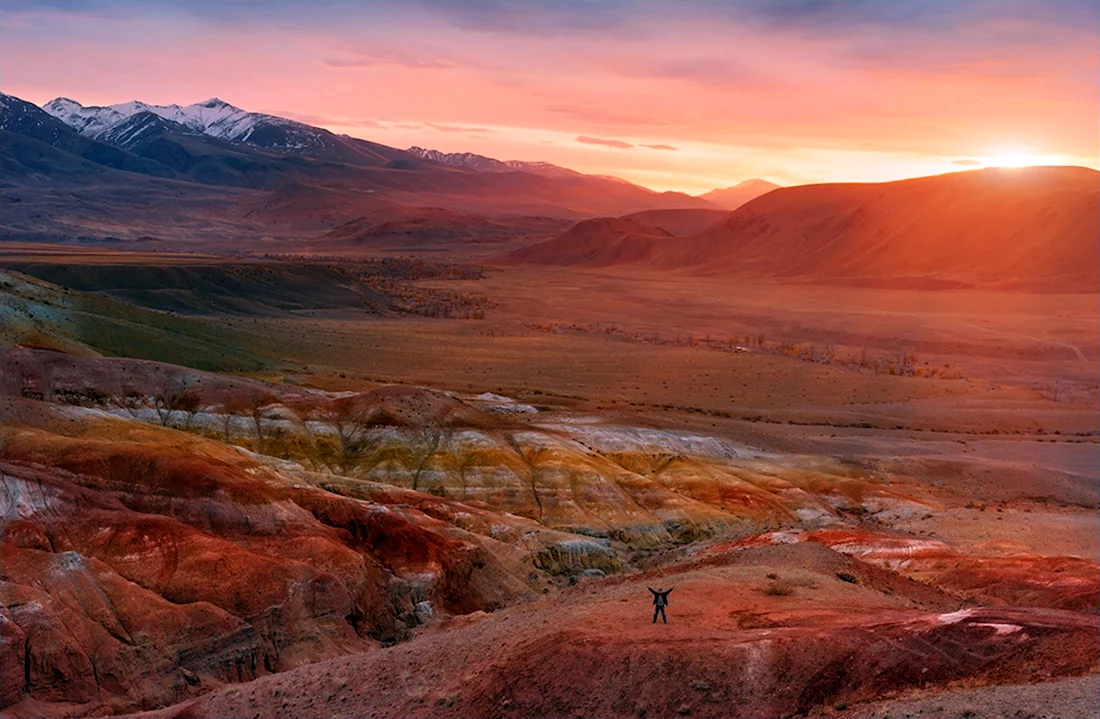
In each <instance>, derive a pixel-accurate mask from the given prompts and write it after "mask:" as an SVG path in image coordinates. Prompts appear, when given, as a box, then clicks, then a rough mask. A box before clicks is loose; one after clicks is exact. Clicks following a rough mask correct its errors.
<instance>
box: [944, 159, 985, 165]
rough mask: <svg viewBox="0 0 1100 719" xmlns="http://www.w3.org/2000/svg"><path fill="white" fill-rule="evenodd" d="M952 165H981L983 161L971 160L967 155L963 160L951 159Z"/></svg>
mask: <svg viewBox="0 0 1100 719" xmlns="http://www.w3.org/2000/svg"><path fill="white" fill-rule="evenodd" d="M951 164H952V165H961V166H962V167H981V166H982V165H984V164H985V163H984V162H982V161H980V160H972V159H970V158H969V157H968V158H966V159H965V160H953V161H952V162H951Z"/></svg>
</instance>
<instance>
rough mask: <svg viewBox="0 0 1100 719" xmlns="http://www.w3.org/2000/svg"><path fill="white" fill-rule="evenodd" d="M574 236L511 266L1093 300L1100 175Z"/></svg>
mask: <svg viewBox="0 0 1100 719" xmlns="http://www.w3.org/2000/svg"><path fill="white" fill-rule="evenodd" d="M582 228H583V229H584V230H585V231H584V232H582V231H581V229H582ZM574 229H575V230H577V232H576V233H574V232H573V231H570V233H566V235H563V236H562V237H559V238H557V239H554V240H551V241H549V242H544V243H541V244H538V245H534V246H532V247H529V248H525V249H524V250H523V251H522V252H518V253H514V254H513V255H511V256H510V257H509V260H510V261H516V262H530V263H535V264H561V265H576V266H608V265H617V264H631V263H640V264H644V265H645V266H648V267H652V268H657V269H686V270H689V271H697V272H701V273H723V274H725V273H751V274H755V275H764V276H771V277H790V278H798V279H804V280H808V281H813V282H829V283H832V282H838V283H852V284H867V285H876V286H877V285H881V286H886V287H911V288H914V289H921V288H926V289H936V288H941V287H958V286H968V285H983V286H992V287H996V288H1001V289H1023V290H1038V291H1061V292H1090V291H1095V289H1096V287H1097V284H1098V283H1100V251H1098V249H1097V243H1096V238H1097V236H1098V234H1100V173H1097V172H1096V171H1095V170H1091V169H1088V168H1081V167H1031V168H1019V169H988V170H977V171H973V172H961V173H955V174H950V175H938V176H935V177H922V178H918V179H914V180H902V181H899V182H886V183H870V184H833V185H804V186H801V187H790V188H781V189H778V190H775V191H773V192H770V193H768V194H767V195H765V196H763V197H759V198H757V199H755V200H753V201H752V202H749V203H748V204H746V205H744V206H742V207H741V208H739V209H737V210H735V211H734V212H732V213H730V214H729V215H728V216H727V217H726V218H725V220H724V221H720V222H719V223H716V224H715V225H713V226H711V227H709V228H708V229H706V230H703V231H702V232H700V233H699V234H697V235H694V236H691V237H684V238H681V239H678V240H677V241H676V242H657V241H656V240H657V239H658V238H656V237H654V236H653V233H652V232H648V233H647V232H645V231H643V230H642V229H640V228H638V227H629V226H626V225H615V224H613V223H611V221H601V224H593V225H588V226H584V225H583V224H582V225H578V227H577V228H574Z"/></svg>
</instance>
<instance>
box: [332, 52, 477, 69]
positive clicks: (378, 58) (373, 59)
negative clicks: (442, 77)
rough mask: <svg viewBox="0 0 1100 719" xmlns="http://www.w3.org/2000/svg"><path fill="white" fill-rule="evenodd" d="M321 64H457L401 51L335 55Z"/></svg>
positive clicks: (444, 66) (352, 66)
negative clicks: (410, 54) (414, 55)
mask: <svg viewBox="0 0 1100 719" xmlns="http://www.w3.org/2000/svg"><path fill="white" fill-rule="evenodd" d="M321 64H322V65H323V66H325V67H327V68H332V69H334V70H347V69H355V68H362V67H378V66H380V65H399V66H401V67H411V68H417V69H422V70H450V69H452V68H454V67H457V65H456V64H455V63H453V62H451V61H450V60H445V59H443V58H423V57H413V56H409V55H404V54H399V53H387V54H374V55H335V56H331V57H326V58H322V59H321Z"/></svg>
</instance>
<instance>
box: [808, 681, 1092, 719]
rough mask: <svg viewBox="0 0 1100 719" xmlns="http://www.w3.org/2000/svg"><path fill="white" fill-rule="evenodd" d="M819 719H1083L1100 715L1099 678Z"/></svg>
mask: <svg viewBox="0 0 1100 719" xmlns="http://www.w3.org/2000/svg"><path fill="white" fill-rule="evenodd" d="M820 716H832V717H838V718H840V717H843V718H844V719H902V718H903V717H904V718H905V719H914V718H916V717H920V719H958V718H959V717H969V718H970V719H1001V718H1002V717H1013V719H1016V718H1018V719H1086V717H1095V716H1100V675H1096V674H1090V675H1089V676H1085V677H1077V678H1074V679H1063V680H1061V681H1055V682H1044V683H1042V684H1009V685H1001V686H994V687H977V688H972V689H946V690H938V691H926V692H917V693H914V694H911V695H908V696H904V697H902V698H899V699H887V700H884V701H878V702H869V703H866V704H861V705H859V706H855V707H852V708H850V709H847V710H845V711H836V712H831V713H825V712H822V713H821V714H820Z"/></svg>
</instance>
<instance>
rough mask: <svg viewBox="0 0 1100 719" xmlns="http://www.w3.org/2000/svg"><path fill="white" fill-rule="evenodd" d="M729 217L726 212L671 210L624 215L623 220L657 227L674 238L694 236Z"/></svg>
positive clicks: (644, 211) (645, 211)
mask: <svg viewBox="0 0 1100 719" xmlns="http://www.w3.org/2000/svg"><path fill="white" fill-rule="evenodd" d="M728 215H729V212H727V211H726V210H707V209H673V210H643V211H642V212H634V213H632V214H629V215H624V219H630V220H635V221H636V222H640V223H642V224H643V225H649V226H651V227H658V228H660V229H662V230H664V231H665V232H668V233H669V234H672V235H675V236H676V237H685V236H687V235H694V234H698V233H700V232H702V231H703V230H705V229H707V228H709V227H710V226H711V225H713V224H715V223H717V222H719V221H721V220H724V219H725V218H726V217H727V216H728Z"/></svg>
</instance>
